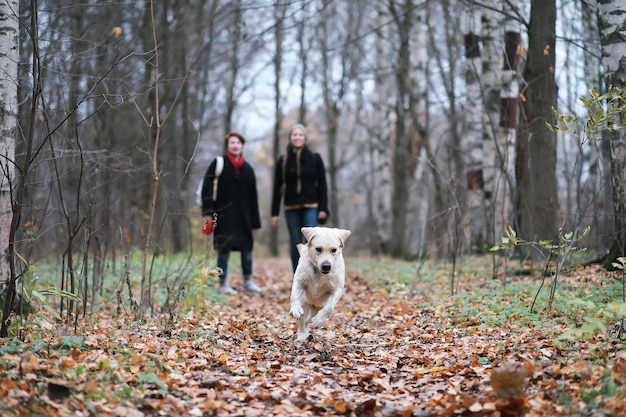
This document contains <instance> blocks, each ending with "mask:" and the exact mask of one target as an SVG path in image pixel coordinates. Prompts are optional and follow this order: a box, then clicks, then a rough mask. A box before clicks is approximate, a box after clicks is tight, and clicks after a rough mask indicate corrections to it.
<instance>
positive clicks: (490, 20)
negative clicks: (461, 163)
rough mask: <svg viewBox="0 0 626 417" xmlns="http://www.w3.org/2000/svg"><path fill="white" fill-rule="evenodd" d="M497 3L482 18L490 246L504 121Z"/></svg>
mask: <svg viewBox="0 0 626 417" xmlns="http://www.w3.org/2000/svg"><path fill="white" fill-rule="evenodd" d="M498 4H499V3H498V2H497V1H496V0H487V1H486V2H485V9H484V11H483V15H482V28H481V33H482V36H481V39H482V41H483V50H482V55H481V56H482V71H483V72H482V77H481V83H482V91H483V103H484V110H483V117H482V118H483V167H482V174H483V175H482V179H483V186H484V195H485V199H486V201H487V204H486V206H485V207H486V208H487V210H485V216H486V224H487V225H488V226H487V230H486V232H487V235H486V236H485V240H486V241H487V242H493V241H494V239H495V238H494V224H495V201H494V196H495V193H496V181H497V180H496V171H497V167H498V162H497V161H498V148H497V146H496V136H497V132H498V126H499V118H500V72H499V68H500V67H501V64H500V59H501V57H502V55H501V49H500V48H499V47H498V44H497V40H496V39H500V38H499V37H496V34H497V33H499V31H498V29H499V28H501V27H502V26H501V24H500V19H499V17H500V13H499V12H498V11H497V10H498Z"/></svg>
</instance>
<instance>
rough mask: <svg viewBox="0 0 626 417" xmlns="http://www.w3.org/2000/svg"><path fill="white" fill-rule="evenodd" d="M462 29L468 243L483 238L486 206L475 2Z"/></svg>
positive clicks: (478, 41) (478, 23)
mask: <svg viewBox="0 0 626 417" xmlns="http://www.w3.org/2000/svg"><path fill="white" fill-rule="evenodd" d="M466 15H467V16H466V19H465V24H466V29H465V90H466V92H465V97H466V98H465V132H464V135H463V139H464V143H463V150H464V152H463V154H464V155H465V167H466V181H467V211H468V214H467V216H466V221H465V224H466V226H465V227H466V228H467V229H468V231H469V233H468V235H469V239H470V244H475V243H477V242H480V241H481V240H483V239H485V238H486V236H485V235H484V231H485V220H486V219H485V209H484V192H483V190H484V186H483V171H482V161H483V146H482V145H483V144H482V138H483V126H482V114H483V104H482V101H483V100H482V90H481V84H480V76H481V73H482V61H481V50H480V33H481V22H480V12H479V10H478V9H477V8H476V7H475V6H474V5H470V6H468V10H467V11H466Z"/></svg>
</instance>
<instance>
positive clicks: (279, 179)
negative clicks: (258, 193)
mask: <svg viewBox="0 0 626 417" xmlns="http://www.w3.org/2000/svg"><path fill="white" fill-rule="evenodd" d="M284 157H285V156H284V155H281V156H279V157H278V159H276V165H275V166H274V190H273V192H272V216H278V214H279V213H280V200H281V198H282V193H281V189H282V187H283V158H284Z"/></svg>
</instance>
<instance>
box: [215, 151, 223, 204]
mask: <svg viewBox="0 0 626 417" xmlns="http://www.w3.org/2000/svg"><path fill="white" fill-rule="evenodd" d="M223 169H224V157H223V156H218V157H217V158H215V176H214V177H213V201H215V200H217V180H218V178H219V177H220V175H221V174H222V170H223Z"/></svg>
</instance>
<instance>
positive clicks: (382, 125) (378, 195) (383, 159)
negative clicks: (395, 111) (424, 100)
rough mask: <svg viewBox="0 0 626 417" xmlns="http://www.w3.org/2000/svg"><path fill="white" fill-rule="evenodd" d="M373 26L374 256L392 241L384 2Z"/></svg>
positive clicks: (371, 181) (371, 212)
mask: <svg viewBox="0 0 626 417" xmlns="http://www.w3.org/2000/svg"><path fill="white" fill-rule="evenodd" d="M376 7H377V17H376V19H377V23H378V24H377V25H376V28H377V29H376V58H375V59H376V68H375V73H374V77H375V84H374V85H375V87H374V88H375V91H374V96H375V102H376V107H375V109H374V123H373V128H372V135H371V137H372V139H371V141H370V142H369V159H370V163H369V164H370V167H371V169H370V170H369V173H368V175H369V177H370V178H369V181H368V183H369V184H371V187H369V189H368V195H367V202H368V203H367V204H368V222H367V224H370V225H372V229H373V230H372V233H371V238H370V241H369V242H368V243H369V245H368V246H369V249H370V252H371V253H372V254H374V255H381V254H383V253H388V251H389V244H390V242H391V233H390V231H391V218H392V216H391V155H390V151H391V132H390V122H391V108H390V105H389V97H390V96H391V92H390V89H391V86H390V84H389V77H388V76H387V73H386V71H385V68H386V67H387V65H388V59H389V50H390V44H389V25H388V24H386V23H387V22H388V20H389V14H388V13H387V6H386V0H378V1H377V2H376Z"/></svg>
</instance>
